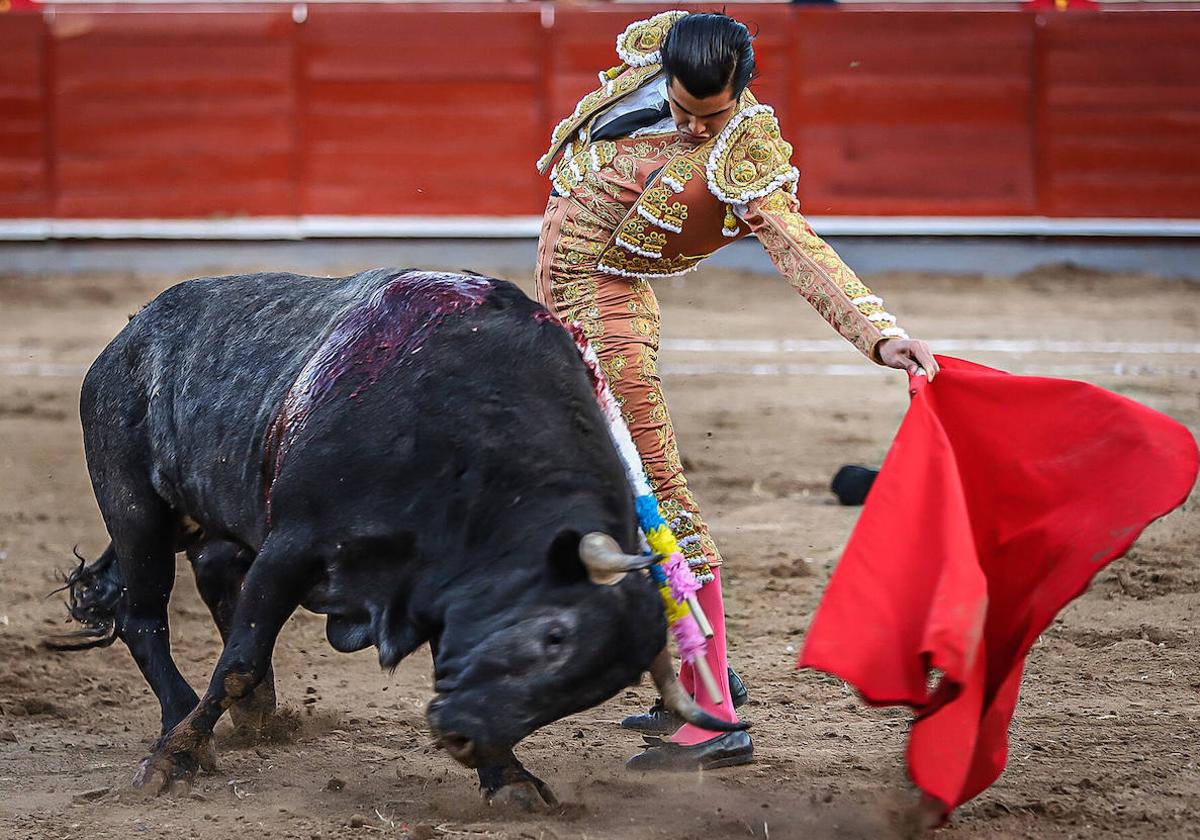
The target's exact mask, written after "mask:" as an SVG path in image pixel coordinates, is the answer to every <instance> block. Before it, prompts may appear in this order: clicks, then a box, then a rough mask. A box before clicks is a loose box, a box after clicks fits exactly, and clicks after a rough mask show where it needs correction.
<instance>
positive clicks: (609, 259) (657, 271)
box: [597, 247, 708, 277]
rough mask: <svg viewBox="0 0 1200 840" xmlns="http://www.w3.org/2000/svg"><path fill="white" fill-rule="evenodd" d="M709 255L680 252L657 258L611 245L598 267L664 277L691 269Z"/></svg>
mask: <svg viewBox="0 0 1200 840" xmlns="http://www.w3.org/2000/svg"><path fill="white" fill-rule="evenodd" d="M707 256H708V254H702V255H700V256H698V257H693V256H688V255H686V254H680V255H679V256H674V257H662V258H657V259H656V258H652V257H645V256H642V255H641V254H632V253H630V252H629V251H626V250H625V249H624V248H620V247H611V248H607V249H605V251H604V252H603V253H602V254H601V255H600V262H599V264H598V265H597V268H599V270H600V271H604V272H607V273H609V274H617V275H619V276H622V277H663V276H669V275H672V274H683V273H684V272H685V271H691V270H692V269H693V268H695V267H696V266H697V265H699V264H700V262H701V260H703V259H704V258H705V257H707Z"/></svg>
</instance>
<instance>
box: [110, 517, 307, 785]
mask: <svg viewBox="0 0 1200 840" xmlns="http://www.w3.org/2000/svg"><path fill="white" fill-rule="evenodd" d="M313 556H314V555H313V552H312V551H311V549H310V548H309V547H308V545H307V543H304V542H298V541H296V540H292V539H288V538H287V537H283V536H280V535H278V534H273V535H272V536H271V537H269V538H268V540H267V542H266V543H264V544H263V547H262V550H261V551H260V552H259V553H258V556H257V557H256V558H255V560H254V564H253V565H252V566H251V567H250V571H249V572H247V573H246V577H245V580H244V581H243V582H242V591H241V596H240V597H239V598H238V600H237V605H236V606H235V608H234V611H233V617H232V620H231V621H230V623H229V630H228V636H227V638H226V640H225V649H224V650H223V651H222V652H221V658H220V659H219V660H218V661H217V667H216V670H214V671H213V675H212V679H211V680H210V681H209V684H208V689H207V690H206V691H205V692H204V696H203V697H201V698H200V702H199V703H198V704H197V705H196V707H195V708H194V709H193V710H192V711H191V713H190V714H188V716H187V717H185V718H184V719H183V720H181V721H180V722H179V723H178V724H177V725H176V726H175V728H174V729H172V730H171V731H170V732H168V733H167V734H166V735H164V736H163V737H162V738H160V739H159V741H158V743H157V744H156V745H155V748H154V753H153V754H152V755H150V756H148V757H147V758H145V759H143V761H142V763H141V765H140V766H139V767H138V770H137V773H136V774H134V777H133V784H134V787H140V788H146V789H148V790H150V791H152V792H154V793H164V792H166V791H167V790H170V789H171V787H172V786H173V785H174V784H175V782H176V781H181V780H182V781H184V782H185V783H186V782H187V781H189V780H190V779H191V778H192V777H193V776H194V775H195V773H196V771H197V769H199V768H204V769H213V767H214V766H215V765H214V764H213V763H211V762H210V761H209V760H208V757H209V756H211V754H212V753H211V750H212V730H213V727H214V726H216V723H217V721H218V720H219V719H220V717H221V715H222V714H224V713H225V711H226V710H227V709H228V708H230V707H231V706H232V705H233V704H234V703H236V702H238V701H239V700H241V699H242V698H244V697H247V696H249V695H250V694H251V693H252V692H253V691H254V689H255V687H256V686H257V685H258V684H259V683H260V682H261V681H262V679H263V678H264V677H265V676H266V674H267V671H268V669H269V668H270V667H271V652H272V650H273V649H274V647H275V639H276V638H277V637H278V635H279V631H280V629H281V628H282V627H283V624H284V622H286V621H287V619H288V617H289V616H290V615H291V614H292V613H293V612H295V611H296V608H297V607H298V606H299V605H300V601H301V600H302V599H303V597H304V595H305V593H306V592H307V590H308V588H309V586H310V584H311V583H312V578H313V574H311V572H314V571H315V570H316V569H317V568H318V567H317V565H316V564H315V563H314V562H313V561H312V560H310V559H308V558H311V557H313Z"/></svg>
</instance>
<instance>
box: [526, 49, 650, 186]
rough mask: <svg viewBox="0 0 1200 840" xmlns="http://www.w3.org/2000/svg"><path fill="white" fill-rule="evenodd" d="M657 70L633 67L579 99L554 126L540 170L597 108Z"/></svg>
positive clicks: (635, 87) (623, 93)
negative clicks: (571, 110)
mask: <svg viewBox="0 0 1200 840" xmlns="http://www.w3.org/2000/svg"><path fill="white" fill-rule="evenodd" d="M658 70H659V68H658V66H657V65H648V66H646V67H631V68H630V69H629V70H627V71H625V72H624V73H622V74H621V75H620V76H618V77H617V78H615V79H613V80H612V81H611V82H609V83H607V84H605V85H602V86H601V87H598V88H596V89H595V90H594V91H592V92H591V93H589V94H588V95H587V96H585V97H583V99H580V100H579V103H578V104H577V105H576V106H575V110H574V111H573V112H572V113H571V115H570V116H568V117H566V118H564V119H563V120H561V121H560V122H559V124H558V125H556V126H555V127H554V131H553V132H552V133H551V135H550V148H549V149H548V150H547V151H546V153H545V154H544V155H542V156H541V157H540V158H538V162H537V169H538V171H539V172H545V171H546V170H547V169H548V168H549V166H550V162H551V161H552V160H554V158H555V156H556V155H557V154H558V153H559V151H560V150H561V149H562V147H563V145H564V144H565V143H566V142H567V140H569V139H570V138H571V137H572V135H574V134H575V132H576V131H578V129H579V127H580V126H582V125H583V124H584V123H586V122H587V121H588V120H589V119H590V118H591V117H592V116H593V115H594V114H595V113H596V112H597V111H598V110H600V109H601V108H602V107H607V106H608V105H611V104H613V103H614V102H616V101H617V100H618V99H621V98H623V97H624V96H626V95H627V94H629V93H632V92H633V91H634V90H636V89H637V88H639V87H641V85H642V83H643V82H645V81H646V80H647V79H649V78H650V77H651V76H653V75H654V74H655V73H657V72H658ZM584 139H586V138H584Z"/></svg>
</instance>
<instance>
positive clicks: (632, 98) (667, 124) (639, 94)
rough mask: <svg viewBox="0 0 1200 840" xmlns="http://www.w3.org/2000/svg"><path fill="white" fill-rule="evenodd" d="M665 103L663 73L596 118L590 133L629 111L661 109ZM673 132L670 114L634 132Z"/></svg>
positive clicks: (665, 82) (665, 78) (665, 79)
mask: <svg viewBox="0 0 1200 840" xmlns="http://www.w3.org/2000/svg"><path fill="white" fill-rule="evenodd" d="M666 101H667V77H666V75H665V74H663V73H659V74H658V75H657V76H654V77H653V78H652V79H651V80H650V81H649V82H648V83H647V84H644V85H642V86H641V87H640V88H638V89H637V90H635V91H634V92H633V93H631V94H629V95H628V96H626V97H625V98H624V99H622V100H620V101H619V102H617V103H616V104H615V105H613V106H612V107H611V108H609V109H608V110H607V111H605V112H604V113H603V114H601V115H600V116H599V117H597V118H596V121H595V122H594V123H593V124H592V131H593V132H595V131H596V130H598V129H599V128H601V127H602V126H605V125H608V124H609V123H610V122H612V121H613V120H615V119H616V118H617V117H621V116H624V115H625V114H628V113H629V112H631V111H637V110H640V109H642V108H661V107H662V104H663V103H664V102H666ZM674 130H675V120H674V119H673V118H672V117H671V115H670V114H667V116H665V117H663V118H662V119H661V120H659V121H658V122H656V123H655V124H654V125H648V126H646V127H645V128H639V129H638V130H637V131H635V132H634V135H638V134H663V133H666V132H668V131H674Z"/></svg>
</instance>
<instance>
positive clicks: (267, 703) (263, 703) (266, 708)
mask: <svg viewBox="0 0 1200 840" xmlns="http://www.w3.org/2000/svg"><path fill="white" fill-rule="evenodd" d="M229 719H230V721H232V723H233V728H234V729H236V730H237V731H238V733H239V734H241V735H244V736H247V737H251V738H253V737H257V736H260V735H262V734H263V733H264V732H266V731H267V730H268V729H270V728H271V727H272V724H273V723H274V722H275V687H274V686H273V685H268V684H267V683H266V681H263V682H260V683H259V684H258V685H257V686H256V687H255V689H254V691H253V692H251V693H250V696H248V697H244V698H242V699H241V700H239V701H238V702H236V703H234V704H233V705H232V706H230V708H229Z"/></svg>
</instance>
